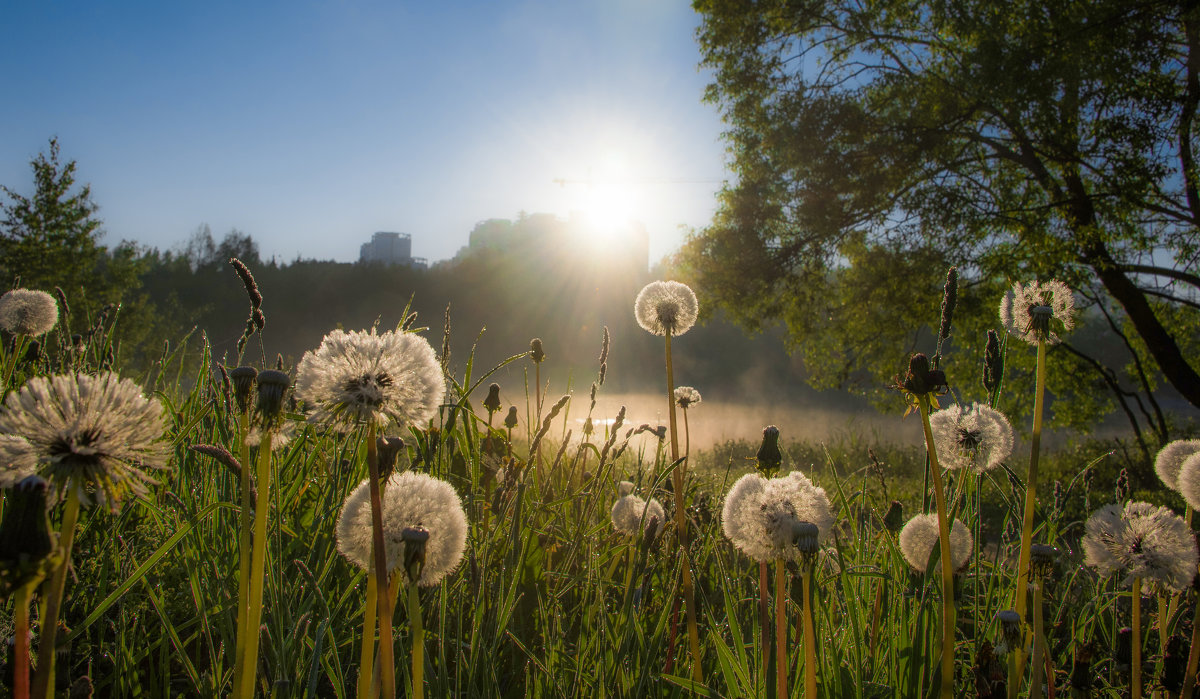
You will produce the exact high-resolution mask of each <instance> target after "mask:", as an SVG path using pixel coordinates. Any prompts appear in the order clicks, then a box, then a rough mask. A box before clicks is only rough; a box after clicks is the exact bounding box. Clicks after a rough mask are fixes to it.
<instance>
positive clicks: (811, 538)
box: [792, 521, 821, 561]
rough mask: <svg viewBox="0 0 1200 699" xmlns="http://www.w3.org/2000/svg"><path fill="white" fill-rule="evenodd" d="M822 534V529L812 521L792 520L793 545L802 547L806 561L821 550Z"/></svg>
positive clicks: (802, 554)
mask: <svg viewBox="0 0 1200 699" xmlns="http://www.w3.org/2000/svg"><path fill="white" fill-rule="evenodd" d="M820 535H821V530H820V529H819V528H818V527H817V525H815V524H813V523H812V522H799V521H797V522H792V545H793V546H795V547H796V548H798V549H800V555H801V556H802V557H803V558H804V560H806V561H810V560H811V557H813V556H816V555H817V552H818V551H820V550H821V542H820Z"/></svg>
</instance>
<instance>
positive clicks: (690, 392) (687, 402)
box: [675, 386, 700, 410]
mask: <svg viewBox="0 0 1200 699" xmlns="http://www.w3.org/2000/svg"><path fill="white" fill-rule="evenodd" d="M699 402H700V392H699V391H697V390H696V389H694V388H692V387H691V386H679V387H678V388H676V389H675V404H676V405H678V406H679V407H681V408H683V409H685V410H686V409H688V408H690V407H692V406H693V405H696V404H697V403H699Z"/></svg>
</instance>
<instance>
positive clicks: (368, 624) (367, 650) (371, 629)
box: [358, 552, 379, 699]
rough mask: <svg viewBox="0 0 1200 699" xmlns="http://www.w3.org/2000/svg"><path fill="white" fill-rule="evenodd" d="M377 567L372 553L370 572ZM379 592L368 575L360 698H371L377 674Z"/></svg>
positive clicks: (360, 655) (359, 674)
mask: <svg viewBox="0 0 1200 699" xmlns="http://www.w3.org/2000/svg"><path fill="white" fill-rule="evenodd" d="M374 565H375V554H374V552H372V553H371V557H370V565H369V566H368V568H367V570H368V571H369V570H370V569H371V568H373V567H374ZM378 601H379V590H378V588H376V587H375V576H374V575H371V574H370V573H369V572H368V573H367V602H366V605H365V606H364V607H363V638H362V648H361V650H360V651H359V655H358V696H359V697H361V698H362V699H366V697H369V696H371V681H372V676H373V675H374V673H375V621H376V619H377V618H378V616H379V613H378V611H377V610H376V605H377V604H378Z"/></svg>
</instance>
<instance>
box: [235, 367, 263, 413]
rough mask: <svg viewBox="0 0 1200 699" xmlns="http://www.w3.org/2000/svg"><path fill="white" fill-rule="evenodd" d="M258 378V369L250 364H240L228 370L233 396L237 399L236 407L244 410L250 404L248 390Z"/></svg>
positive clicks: (251, 388)
mask: <svg viewBox="0 0 1200 699" xmlns="http://www.w3.org/2000/svg"><path fill="white" fill-rule="evenodd" d="M257 379H258V370H257V369H255V368H254V367H252V366H240V367H238V368H236V369H234V370H233V371H230V372H229V380H230V381H232V382H233V397H234V398H236V399H237V404H238V409H239V410H241V411H242V412H245V411H246V406H248V405H250V391H251V390H253V389H254V384H255V382H256V380H257Z"/></svg>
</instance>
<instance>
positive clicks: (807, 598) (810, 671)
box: [800, 564, 817, 699]
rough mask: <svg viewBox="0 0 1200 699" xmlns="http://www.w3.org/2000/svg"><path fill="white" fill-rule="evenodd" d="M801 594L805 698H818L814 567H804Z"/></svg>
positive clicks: (807, 565)
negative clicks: (814, 625) (813, 594)
mask: <svg viewBox="0 0 1200 699" xmlns="http://www.w3.org/2000/svg"><path fill="white" fill-rule="evenodd" d="M800 594H801V595H802V596H803V597H804V697H805V699H816V696H817V633H816V630H815V628H814V627H813V614H812V565H811V564H806V565H804V566H803V574H802V577H801V587H800Z"/></svg>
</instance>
